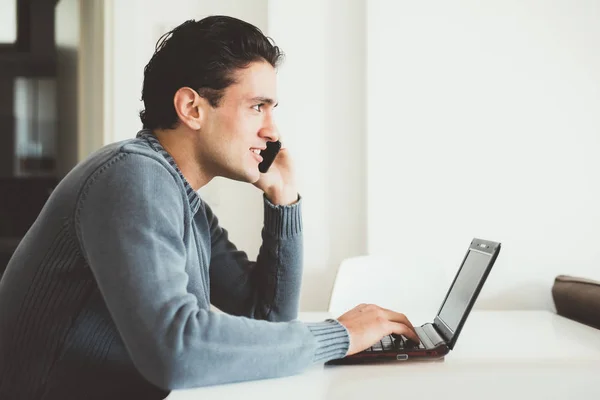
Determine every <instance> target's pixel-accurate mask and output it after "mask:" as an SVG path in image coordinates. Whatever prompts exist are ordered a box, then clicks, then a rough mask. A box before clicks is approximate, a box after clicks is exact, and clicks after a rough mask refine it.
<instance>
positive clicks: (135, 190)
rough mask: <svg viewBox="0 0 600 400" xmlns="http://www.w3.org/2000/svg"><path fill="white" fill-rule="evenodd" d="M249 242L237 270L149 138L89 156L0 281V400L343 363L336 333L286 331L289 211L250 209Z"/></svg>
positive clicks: (196, 201)
mask: <svg viewBox="0 0 600 400" xmlns="http://www.w3.org/2000/svg"><path fill="white" fill-rule="evenodd" d="M262 239H263V244H262V246H261V248H260V252H259V255H258V258H257V261H256V262H253V261H249V260H248V258H247V256H246V254H245V253H244V252H242V251H239V250H237V249H236V247H235V246H234V245H233V244H232V243H231V242H230V241H229V240H228V238H227V231H226V230H225V229H223V228H222V227H221V226H219V223H218V220H217V217H216V216H215V215H214V214H213V213H212V211H211V209H210V208H209V207H208V205H207V204H206V203H204V202H203V201H202V199H200V197H199V196H198V194H197V193H196V192H195V191H194V190H193V189H192V188H191V186H190V185H189V183H188V182H187V181H186V180H185V178H184V177H183V175H182V174H181V171H180V170H179V168H178V167H177V165H176V164H175V161H174V159H173V158H172V157H171V156H170V155H169V154H168V153H167V152H166V151H165V150H164V148H163V147H162V146H161V145H160V143H159V142H158V140H157V139H156V138H155V137H154V136H153V135H152V134H151V133H150V132H149V131H141V132H140V133H139V134H138V137H137V138H136V139H132V140H127V141H124V142H120V143H115V144H111V145H108V146H106V147H104V148H103V149H101V150H99V151H98V152H96V153H95V154H93V155H92V156H90V157H89V158H88V159H87V160H85V161H84V162H82V163H81V164H79V165H78V166H77V167H75V168H74V169H73V170H72V171H71V172H70V173H69V174H68V175H67V176H66V177H65V178H64V179H63V180H62V181H61V183H60V184H59V185H58V187H57V188H56V189H55V190H54V192H53V193H52V195H51V197H50V199H49V200H48V202H47V203H46V205H45V206H44V209H43V210H42V212H41V213H40V215H39V217H38V219H37V220H36V222H35V223H34V224H33V226H32V227H31V229H30V230H29V232H28V233H27V235H26V236H25V237H24V239H23V240H22V242H21V243H20V245H19V247H18V248H17V250H16V252H15V254H14V255H13V257H12V259H11V261H10V262H9V264H8V267H7V269H6V272H5V274H4V276H3V278H2V280H1V281H0V398H1V399H5V398H6V399H8V398H10V399H58V398H61V399H63V398H64V399H66V398H69V399H71V398H73V399H75V398H86V399H91V398H102V399H106V398H111V399H119V398H128V399H131V398H144V399H160V398H164V397H165V396H167V395H168V393H169V391H170V390H172V389H178V388H192V387H198V386H204V385H214V384H220V383H226V382H236V381H245V380H252V379H262V378H270V377H278V376H285V375H291V374H296V373H299V372H300V371H302V370H304V369H305V368H307V367H309V366H310V365H312V364H313V363H323V362H326V361H328V360H331V359H335V358H341V357H343V356H344V355H345V354H346V353H347V351H348V346H349V337H348V333H347V331H346V329H345V328H344V327H343V326H342V325H341V324H339V322H337V321H335V320H327V321H323V322H320V323H302V322H300V321H297V320H295V318H296V317H297V310H298V301H299V290H300V283H301V278H302V257H301V254H302V222H301V201H300V202H298V203H296V204H294V205H291V206H275V205H273V204H271V203H270V202H269V201H268V200H267V199H266V198H264V228H263V230H262ZM210 304H213V305H214V306H216V307H218V308H219V309H220V310H222V311H223V313H219V312H214V311H211V310H210ZM132 396H133V397H132Z"/></svg>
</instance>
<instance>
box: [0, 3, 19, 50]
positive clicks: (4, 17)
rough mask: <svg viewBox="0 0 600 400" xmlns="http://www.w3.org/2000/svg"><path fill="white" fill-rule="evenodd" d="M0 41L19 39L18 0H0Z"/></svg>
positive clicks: (5, 42) (11, 41) (7, 41)
mask: <svg viewBox="0 0 600 400" xmlns="http://www.w3.org/2000/svg"><path fill="white" fill-rule="evenodd" d="M0 10H2V13H0V43H4V44H8V43H14V42H16V40H17V0H0Z"/></svg>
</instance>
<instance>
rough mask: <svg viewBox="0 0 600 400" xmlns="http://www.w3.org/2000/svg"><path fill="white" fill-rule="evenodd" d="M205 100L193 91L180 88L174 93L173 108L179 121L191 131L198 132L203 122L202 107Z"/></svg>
mask: <svg viewBox="0 0 600 400" xmlns="http://www.w3.org/2000/svg"><path fill="white" fill-rule="evenodd" d="M205 102H206V99H204V98H203V97H201V96H200V95H199V94H198V93H197V92H196V91H195V90H194V89H190V88H189V87H182V88H179V90H177V92H175V96H174V97H173V106H174V107H175V112H176V113H177V116H178V117H179V120H180V121H181V122H182V123H183V124H185V125H187V126H188V127H189V128H190V129H192V130H195V131H197V130H200V128H201V127H202V123H203V122H204V106H205V104H204V103H205Z"/></svg>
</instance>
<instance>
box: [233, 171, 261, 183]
mask: <svg viewBox="0 0 600 400" xmlns="http://www.w3.org/2000/svg"><path fill="white" fill-rule="evenodd" d="M226 178H228V179H232V180H234V181H239V182H246V183H256V182H258V180H259V179H260V171H259V170H258V168H257V169H256V172H254V171H244V173H239V174H230V175H229V176H227V177H226Z"/></svg>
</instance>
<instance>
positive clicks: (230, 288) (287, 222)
mask: <svg viewBox="0 0 600 400" xmlns="http://www.w3.org/2000/svg"><path fill="white" fill-rule="evenodd" d="M301 201H302V200H301V199H299V201H298V202H297V203H295V204H293V205H289V206H275V205H273V204H272V203H271V202H270V201H269V200H268V199H267V198H266V197H265V196H263V202H264V219H265V222H264V228H263V230H262V240H263V242H262V246H261V248H260V251H259V254H258V257H257V260H256V262H254V261H249V260H248V258H247V256H246V253H244V252H243V251H239V250H237V248H236V247H235V245H234V244H233V243H231V242H230V241H229V240H228V235H227V231H226V230H225V229H223V228H222V227H221V226H219V222H218V219H217V217H216V216H215V215H214V214H213V213H212V211H211V210H210V208H209V207H208V206H206V215H207V218H208V221H209V225H210V231H211V232H210V234H211V241H212V248H211V265H210V285H211V302H212V303H213V304H214V305H215V306H217V307H218V308H219V309H221V310H223V311H225V312H227V313H229V314H234V315H242V316H247V317H251V318H257V319H266V320H269V321H291V320H293V319H295V318H296V317H297V315H298V307H299V299H300V288H301V282H302V250H303V249H302V216H301Z"/></svg>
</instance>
